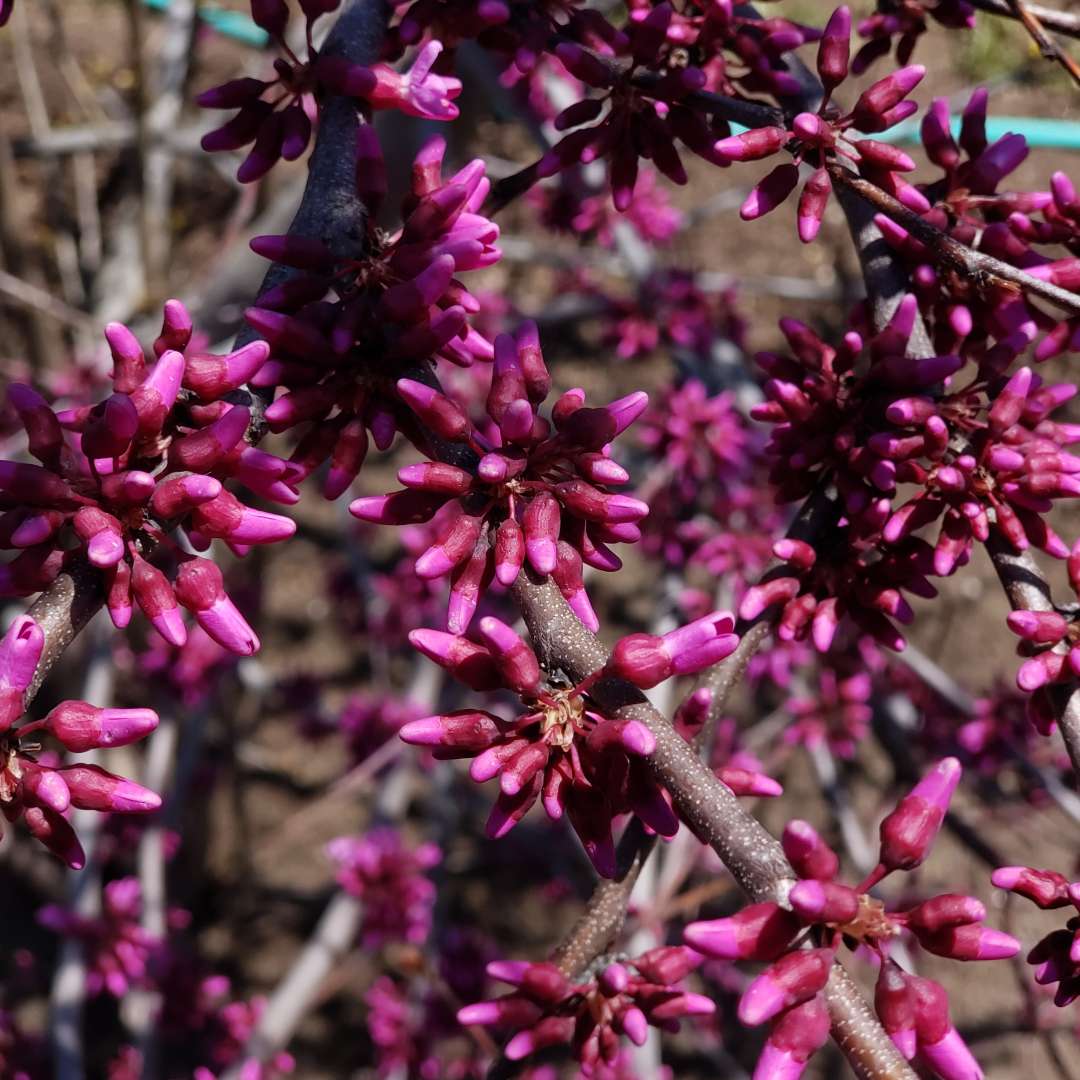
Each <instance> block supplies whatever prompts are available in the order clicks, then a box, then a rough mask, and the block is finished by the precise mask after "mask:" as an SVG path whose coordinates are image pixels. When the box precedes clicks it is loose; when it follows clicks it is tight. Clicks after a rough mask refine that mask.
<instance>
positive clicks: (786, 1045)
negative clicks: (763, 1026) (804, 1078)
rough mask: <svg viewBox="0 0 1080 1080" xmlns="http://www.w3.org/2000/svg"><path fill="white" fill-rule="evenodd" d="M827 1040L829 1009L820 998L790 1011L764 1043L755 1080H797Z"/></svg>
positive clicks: (815, 997) (812, 999) (775, 1025)
mask: <svg viewBox="0 0 1080 1080" xmlns="http://www.w3.org/2000/svg"><path fill="white" fill-rule="evenodd" d="M828 1038H829V1010H828V1007H827V1006H826V1004H825V1002H824V1001H823V1000H822V999H821V997H820V995H816V996H814V997H812V998H811V999H810V1000H809V1001H804V1002H803V1003H802V1004H801V1005H796V1006H795V1007H794V1008H792V1009H788V1010H787V1012H785V1013H784V1014H783V1015H782V1016H781V1017H780V1018H779V1019H778V1020H777V1021H776V1023H775V1024H773V1027H772V1030H771V1031H770V1032H769V1037H768V1039H766V1040H765V1046H764V1047H763V1048H762V1051H761V1057H759V1058H758V1062H757V1066H756V1068H755V1069H754V1080H797V1078H798V1077H800V1076H801V1075H802V1073H803V1070H804V1069H805V1068H806V1063H807V1062H808V1061H809V1060H810V1058H811V1056H812V1055H813V1053H814V1051H815V1050H817V1049H819V1048H820V1047H822V1046H824V1045H825V1043H826V1042H827V1041H828Z"/></svg>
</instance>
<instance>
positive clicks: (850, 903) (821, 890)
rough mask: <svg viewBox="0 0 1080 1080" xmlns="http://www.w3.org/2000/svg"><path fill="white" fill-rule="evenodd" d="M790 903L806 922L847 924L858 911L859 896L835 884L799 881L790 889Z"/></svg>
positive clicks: (843, 886)
mask: <svg viewBox="0 0 1080 1080" xmlns="http://www.w3.org/2000/svg"><path fill="white" fill-rule="evenodd" d="M790 902H791V907H792V910H793V911H794V912H795V914H796V915H801V916H802V917H803V918H804V919H806V920H807V922H823V923H848V922H851V920H852V919H854V918H855V916H856V915H857V914H858V911H859V894H858V893H857V892H856V891H855V890H854V889H851V888H849V887H848V886H847V885H838V884H836V883H835V882H822V881H812V880H811V881H800V882H798V883H797V884H796V885H794V886H793V887H792V890H791V895H790Z"/></svg>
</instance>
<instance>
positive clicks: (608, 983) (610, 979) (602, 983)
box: [596, 964, 630, 997]
mask: <svg viewBox="0 0 1080 1080" xmlns="http://www.w3.org/2000/svg"><path fill="white" fill-rule="evenodd" d="M596 981H597V985H598V986H599V987H600V992H601V993H602V994H604V995H605V996H606V997H617V996H618V995H619V994H621V993H622V992H623V991H624V990H625V989H626V988H627V986H629V985H630V972H629V971H627V970H626V968H625V967H623V965H622V964H608V966H607V967H606V968H604V970H603V971H601V972H600V977H599V978H598V979H597V980H596Z"/></svg>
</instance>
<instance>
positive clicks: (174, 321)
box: [154, 300, 194, 356]
mask: <svg viewBox="0 0 1080 1080" xmlns="http://www.w3.org/2000/svg"><path fill="white" fill-rule="evenodd" d="M193 329H194V327H193V326H192V322H191V316H190V315H189V314H188V309H187V308H186V307H184V305H183V303H181V301H179V300H166V301H165V303H164V304H163V305H162V309H161V333H160V334H158V336H157V339H156V340H155V341H154V355H155V356H161V355H162V354H163V353H166V352H169V351H173V352H180V353H182V352H183V351H184V350H185V349H186V348H187V347H188V342H190V341H191V332H192V330H193Z"/></svg>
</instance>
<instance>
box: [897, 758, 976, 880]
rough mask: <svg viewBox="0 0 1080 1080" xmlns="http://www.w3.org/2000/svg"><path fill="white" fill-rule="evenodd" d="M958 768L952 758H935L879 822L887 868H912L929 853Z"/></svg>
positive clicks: (957, 781) (955, 780) (954, 784)
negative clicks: (933, 763) (910, 789)
mask: <svg viewBox="0 0 1080 1080" xmlns="http://www.w3.org/2000/svg"><path fill="white" fill-rule="evenodd" d="M960 772H961V769H960V762H959V761H957V760H956V758H945V759H944V760H943V761H940V762H938V764H937V765H936V766H935V767H934V768H933V769H932V770H931V771H930V772H929V773H927V774H926V776H924V777H923V778H922V780H920V781H919V782H918V784H916V785H915V787H914V788H913V789H912V791H911V794H909V795H906V796H905V797H904V798H903V799H901V800H900V802H899V804H898V805H897V807H896V809H895V810H894V811H893V812H892V813H891V814H889V816H888V817H886V818H885V820H884V821H883V822H882V823H881V862H882V865H883V866H885V867H886V868H887V869H888V870H913V869H914V868H915V867H916V866H918V865H920V863H922V862H923V860H924V859H925V858H926V856H927V854H929V851H930V847H931V845H932V844H933V843H934V840H935V838H936V837H937V834H938V830H939V829H940V828H941V823H942V821H944V819H945V811H946V810H948V808H949V800H950V799H951V798H952V793H953V792H954V791H955V790H956V785H957V784H958V783H959V781H960Z"/></svg>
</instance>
